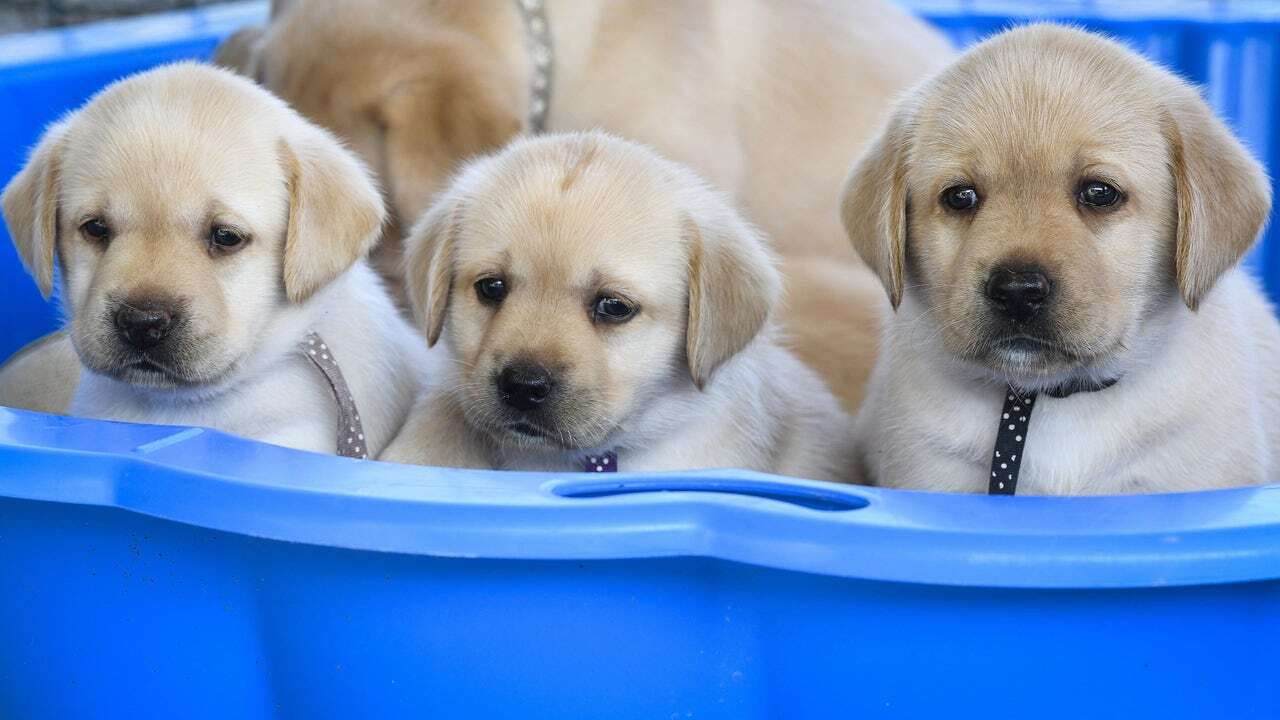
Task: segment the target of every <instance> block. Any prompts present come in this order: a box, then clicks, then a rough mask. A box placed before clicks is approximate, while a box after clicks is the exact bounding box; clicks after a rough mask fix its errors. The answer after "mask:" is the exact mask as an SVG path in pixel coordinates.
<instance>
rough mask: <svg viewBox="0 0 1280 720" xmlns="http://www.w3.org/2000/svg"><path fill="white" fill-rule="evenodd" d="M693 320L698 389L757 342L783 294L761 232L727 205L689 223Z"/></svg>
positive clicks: (689, 347)
mask: <svg viewBox="0 0 1280 720" xmlns="http://www.w3.org/2000/svg"><path fill="white" fill-rule="evenodd" d="M685 237H686V240H687V242H688V244H689V320H688V328H687V330H686V333H687V334H686V338H685V353H686V355H687V357H688V361H689V372H690V374H692V375H693V382H694V384H695V385H697V386H698V388H699V389H702V388H704V387H706V384H707V382H708V381H709V380H710V379H711V375H712V373H714V372H715V371H716V369H717V368H719V367H720V366H721V365H722V364H724V362H725V361H726V360H728V359H729V358H731V357H733V356H734V355H736V354H738V353H739V352H741V351H742V349H743V348H745V347H746V346H747V343H749V342H751V341H752V340H753V339H755V337H756V335H757V334H759V332H760V329H761V328H762V327H764V323H765V321H766V320H767V319H768V318H769V314H770V313H771V312H772V311H773V308H774V306H775V305H776V304H777V302H778V298H779V296H780V295H781V293H782V275H781V273H780V272H779V271H778V269H777V267H776V265H775V264H774V259H773V255H772V253H771V252H770V250H769V249H768V245H767V243H766V241H765V239H764V237H763V236H762V235H761V233H760V231H759V230H756V229H755V228H753V227H751V226H750V225H749V224H747V222H746V221H744V220H743V219H742V218H740V217H739V216H738V215H737V214H736V213H734V212H733V211H732V210H730V209H729V208H728V207H724V208H717V209H716V211H715V212H714V213H704V214H703V217H691V218H689V219H687V220H686V221H685Z"/></svg>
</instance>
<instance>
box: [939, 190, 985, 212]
mask: <svg viewBox="0 0 1280 720" xmlns="http://www.w3.org/2000/svg"><path fill="white" fill-rule="evenodd" d="M942 204H943V205H946V206H947V207H949V208H951V209H952V210H955V211H957V212H962V211H965V210H972V209H974V208H976V207H978V191H977V190H975V189H974V187H973V186H972V185H956V186H954V187H949V188H947V189H946V190H943V191H942Z"/></svg>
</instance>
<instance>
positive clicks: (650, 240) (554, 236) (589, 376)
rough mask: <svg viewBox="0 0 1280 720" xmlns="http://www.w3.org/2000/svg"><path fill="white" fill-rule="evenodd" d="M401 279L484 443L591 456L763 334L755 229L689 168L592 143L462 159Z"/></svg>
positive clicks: (768, 264) (767, 301)
mask: <svg viewBox="0 0 1280 720" xmlns="http://www.w3.org/2000/svg"><path fill="white" fill-rule="evenodd" d="M406 259H407V261H408V266H407V272H406V280H407V283H408V287H409V294H410V298H411V299H412V301H413V303H414V309H415V313H416V315H417V317H418V319H419V321H420V322H421V323H422V324H423V328H424V330H425V331H426V333H427V337H428V339H429V341H430V342H432V343H433V344H434V343H435V342H436V341H437V340H439V339H440V338H441V337H442V336H443V337H444V338H445V339H446V340H447V341H448V343H449V344H450V347H451V349H452V352H453V355H454V358H455V360H456V362H457V366H456V367H457V373H458V382H457V383H456V389H455V390H454V392H455V393H456V395H457V398H456V399H457V401H458V405H459V407H461V408H462V409H463V411H464V412H465V413H466V415H467V418H468V420H469V421H470V422H471V423H472V424H473V425H474V426H475V427H477V428H478V429H480V430H482V431H485V432H487V433H489V434H490V435H492V436H493V437H494V438H495V439H496V440H497V441H498V442H500V443H503V444H507V445H512V446H519V447H530V448H545V449H549V450H580V449H589V448H593V447H599V446H601V445H603V444H605V443H606V441H612V440H611V438H613V439H616V434H617V433H619V432H627V431H632V430H635V429H636V427H637V426H638V425H640V424H642V421H641V420H640V419H639V418H640V417H641V414H642V413H643V412H645V411H650V410H652V409H653V406H654V404H655V403H657V402H659V401H660V399H661V398H664V397H670V396H672V395H673V394H676V393H678V392H679V391H681V390H682V389H683V390H688V391H693V392H696V391H695V390H693V388H694V387H695V386H696V387H702V386H704V385H705V384H706V383H707V382H709V381H710V380H711V379H712V377H713V375H714V373H715V371H716V369H717V368H718V367H720V366H721V365H722V364H723V363H724V362H726V361H727V360H728V359H730V358H731V357H733V356H734V355H735V354H737V353H738V352H739V351H741V350H742V349H743V348H744V347H745V346H746V345H747V344H748V343H749V342H751V340H752V339H753V338H755V336H756V335H757V334H758V333H759V332H760V330H761V328H762V327H763V326H764V324H765V322H766V319H767V318H768V316H769V313H770V310H771V308H772V307H773V305H774V303H775V301H776V299H777V296H778V293H779V289H780V286H781V281H780V278H779V275H778V272H777V270H776V269H775V268H774V266H773V263H772V259H771V256H770V254H769V251H768V249H767V247H766V245H765V243H764V242H763V240H762V238H761V237H760V235H759V234H758V233H757V232H756V231H755V230H754V229H752V228H751V227H749V226H748V225H747V224H746V223H745V222H744V221H743V220H742V219H741V218H739V217H738V216H737V215H736V214H735V213H734V212H733V210H732V209H731V208H730V207H729V205H728V204H727V202H726V201H725V200H724V199H723V198H721V197H719V196H718V195H717V194H715V193H714V192H712V191H711V190H709V189H708V188H707V187H706V186H705V185H704V184H703V183H702V182H701V181H699V180H698V179H697V178H695V177H694V176H693V175H692V173H691V172H690V171H688V170H686V169H684V168H681V167H679V166H676V165H674V164H673V163H669V162H667V161H665V160H662V159H660V158H658V157H657V156H656V155H655V154H654V153H652V152H651V151H649V150H647V149H645V148H643V147H640V146H638V145H635V144H633V143H629V142H625V141H622V140H618V139H615V138H612V137H609V136H605V135H602V134H598V133H594V134H576V135H564V136H549V137H545V138H538V139H532V140H522V141H518V142H516V143H514V144H513V145H512V146H511V147H510V148H509V149H507V150H505V151H504V152H502V153H501V154H499V155H497V156H494V157H491V158H486V159H484V160H481V161H479V162H476V163H474V164H472V165H471V166H470V167H469V168H467V170H466V171H464V172H463V174H462V175H461V176H460V177H459V179H458V180H457V182H456V183H455V184H454V186H453V188H452V189H451V190H450V191H448V192H447V193H446V195H445V197H444V198H442V199H441V200H440V201H439V202H438V203H437V204H436V205H435V206H434V207H433V208H432V209H431V210H430V211H429V212H428V213H427V214H426V215H425V216H424V217H423V219H422V220H421V221H420V222H419V223H418V225H417V226H416V227H415V228H414V230H413V232H412V233H410V235H409V238H408V240H407V242H406Z"/></svg>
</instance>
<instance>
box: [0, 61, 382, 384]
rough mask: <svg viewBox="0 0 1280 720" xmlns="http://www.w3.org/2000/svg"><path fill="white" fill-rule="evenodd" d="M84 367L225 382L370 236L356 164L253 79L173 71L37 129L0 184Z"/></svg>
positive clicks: (367, 193)
mask: <svg viewBox="0 0 1280 720" xmlns="http://www.w3.org/2000/svg"><path fill="white" fill-rule="evenodd" d="M3 206H4V215H5V220H6V222H7V223H8V226H9V230H10V234H11V235H12V236H13V240H14V243H15V244H16V245H17V248H18V252H19V254H20V255H21V257H22V259H23V262H24V263H25V264H26V266H27V268H28V270H29V271H30V272H31V274H32V276H33V277H34V278H35V280H36V283H37V284H38V285H39V287H40V290H41V292H42V293H44V294H45V295H46V296H47V295H49V293H50V292H51V291H52V287H53V277H54V266H55V261H54V259H55V256H56V257H57V259H58V264H59V266H60V269H61V278H62V290H61V299H62V302H63V304H64V307H65V309H66V310H67V314H68V317H69V318H70V334H71V338H72V341H73V343H74V345H75V347H76V350H77V352H78V353H79V354H80V357H81V359H82V361H83V362H84V364H85V366H86V367H88V368H89V369H90V370H93V371H95V372H98V373H101V374H105V375H109V376H112V377H115V378H117V379H120V380H124V381H127V382H131V383H134V384H138V385H144V386H152V387H192V386H196V387H201V386H210V385H213V384H216V383H218V382H220V381H222V380H223V379H225V378H228V377H229V376H230V375H231V373H232V372H233V371H234V370H235V369H236V368H237V367H239V366H240V365H242V364H243V362H244V361H245V360H246V358H247V357H248V356H249V355H250V354H251V353H252V352H253V351H254V349H255V348H257V347H258V346H259V345H260V344H261V343H262V342H263V341H264V338H267V337H271V336H272V335H273V333H275V332H276V331H277V329H278V328H279V326H280V324H281V323H283V322H286V321H287V320H288V319H289V318H290V317H292V314H293V313H296V310H295V308H297V307H298V306H300V305H301V304H303V303H305V301H306V300H307V299H308V298H309V297H310V296H311V295H312V294H314V293H315V292H316V291H317V290H319V289H320V288H321V287H323V286H325V285H326V284H328V283H329V282H330V281H331V280H333V279H334V278H335V277H336V276H337V275H339V274H340V273H342V272H343V271H345V270H346V269H347V268H348V267H350V266H351V264H352V263H354V262H355V261H356V260H357V259H358V258H359V257H360V256H361V255H363V254H364V253H365V252H366V251H367V250H368V249H369V247H370V246H371V244H372V243H373V242H374V241H375V240H376V238H377V236H378V231H379V228H380V225H381V222H382V217H383V211H382V206H381V201H380V199H379V197H378V193H377V189H376V188H375V187H374V186H373V184H372V183H371V181H370V180H369V179H368V177H367V174H366V173H365V171H364V170H363V168H362V167H361V166H360V165H359V163H358V162H357V161H355V160H354V158H352V157H351V156H350V155H349V154H348V153H347V152H345V151H344V150H343V149H342V148H341V147H340V146H339V145H338V143H337V142H336V141H335V140H333V139H332V138H331V137H330V136H329V135H328V134H327V133H325V132H323V131H321V130H319V129H318V128H315V127H313V126H311V125H309V124H307V123H306V122H305V121H304V120H302V119H301V118H300V117H298V116H297V115H296V114H295V113H293V112H292V111H291V110H289V109H288V108H287V107H286V106H285V105H284V104H283V103H281V102H280V101H279V100H277V99H276V98H273V97H272V96H270V95H269V94H268V93H266V92H265V91H263V90H261V89H260V88H258V87H256V86H254V85H253V84H252V83H250V82H247V81H245V80H243V79H241V78H238V77H236V76H234V75H232V74H230V73H226V72H223V71H220V70H215V69H212V68H208V67H203V66H198V65H192V64H180V65H172V66H168V67H164V68H160V69H157V70H153V71H151V72H147V73H143V74H141V75H136V76H134V77H131V78H128V79H126V80H123V81H121V82H119V83H116V84H114V85H112V86H110V87H108V88H107V89H105V90H103V91H102V92H101V93H99V94H98V95H97V96H96V97H94V98H93V99H92V100H90V101H89V103H88V104H87V105H86V106H85V107H84V108H83V109H81V110H79V111H77V112H75V113H73V114H71V115H69V116H68V117H67V118H65V119H64V120H62V121H61V122H59V123H58V124H56V125H54V126H53V127H51V128H50V129H49V130H48V132H46V134H45V136H44V138H43V139H42V140H41V141H40V143H39V145H38V146H37V147H36V149H35V151H34V152H33V153H32V154H31V158H30V160H29V161H28V163H27V165H26V167H25V168H24V169H23V170H22V171H21V172H20V173H19V174H18V175H17V176H16V177H15V178H14V179H13V180H12V181H11V182H10V183H9V185H8V187H6V188H5V191H4V195H3Z"/></svg>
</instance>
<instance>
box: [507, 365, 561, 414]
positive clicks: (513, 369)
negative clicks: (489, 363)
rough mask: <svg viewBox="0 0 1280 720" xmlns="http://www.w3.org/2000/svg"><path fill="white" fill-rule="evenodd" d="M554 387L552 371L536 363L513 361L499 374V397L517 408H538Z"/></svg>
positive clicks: (525, 409) (526, 409)
mask: <svg viewBox="0 0 1280 720" xmlns="http://www.w3.org/2000/svg"><path fill="white" fill-rule="evenodd" d="M554 387H555V382H554V381H553V380H552V378H551V373H550V372H548V371H547V369H546V368H544V367H542V366H541V365H538V364H536V363H513V364H511V365H508V366H507V367H506V368H505V369H503V371H502V372H501V373H500V374H499V375H498V395H499V397H501V398H502V402H503V403H504V404H506V405H509V406H510V407H513V408H515V409H517V410H524V411H528V410H536V409H537V408H538V407H540V406H541V405H542V404H543V403H544V402H546V400H547V398H548V397H549V396H550V395H551V390H552V389H553V388H554Z"/></svg>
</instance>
